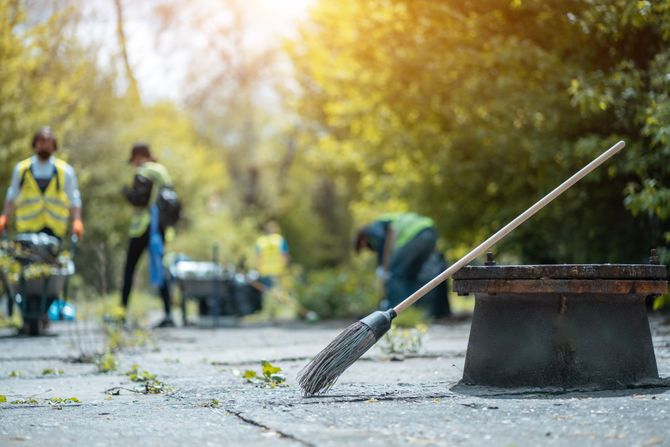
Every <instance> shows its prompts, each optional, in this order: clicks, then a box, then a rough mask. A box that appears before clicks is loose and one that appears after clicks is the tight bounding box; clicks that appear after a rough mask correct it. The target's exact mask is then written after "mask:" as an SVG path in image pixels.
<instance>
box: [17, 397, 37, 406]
mask: <svg viewBox="0 0 670 447" xmlns="http://www.w3.org/2000/svg"><path fill="white" fill-rule="evenodd" d="M10 404H12V405H37V404H39V402H38V401H37V399H35V398H33V397H28V398H26V399H16V400H13V401H11V402H10Z"/></svg>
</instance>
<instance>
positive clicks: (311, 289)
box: [295, 257, 382, 319]
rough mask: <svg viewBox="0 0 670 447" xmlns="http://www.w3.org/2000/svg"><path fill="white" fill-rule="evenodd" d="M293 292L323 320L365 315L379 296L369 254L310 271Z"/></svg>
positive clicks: (375, 303) (375, 305)
mask: <svg viewBox="0 0 670 447" xmlns="http://www.w3.org/2000/svg"><path fill="white" fill-rule="evenodd" d="M295 292H296V297H297V299H298V302H299V303H300V304H301V305H302V306H304V307H305V308H307V309H309V310H311V311H314V312H316V313H317V314H319V317H321V318H324V319H325V318H350V317H360V316H361V315H366V314H368V313H370V312H372V311H373V310H374V309H375V308H376V307H377V305H378V303H379V299H380V297H381V295H382V290H381V286H380V284H379V282H378V280H377V279H376V278H375V275H374V265H373V259H372V258H371V257H362V258H359V259H354V260H352V261H351V262H349V263H348V264H345V265H342V266H340V267H336V268H332V269H323V270H314V271H311V272H309V273H308V274H307V275H306V278H305V280H304V281H303V282H301V283H299V284H297V285H296V289H295Z"/></svg>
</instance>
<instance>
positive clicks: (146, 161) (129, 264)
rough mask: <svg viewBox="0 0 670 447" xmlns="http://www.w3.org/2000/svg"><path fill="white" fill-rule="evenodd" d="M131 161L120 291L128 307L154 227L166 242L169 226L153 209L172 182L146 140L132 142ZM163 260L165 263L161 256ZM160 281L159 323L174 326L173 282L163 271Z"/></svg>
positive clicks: (124, 303)
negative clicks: (128, 219) (129, 213)
mask: <svg viewBox="0 0 670 447" xmlns="http://www.w3.org/2000/svg"><path fill="white" fill-rule="evenodd" d="M128 163H129V164H131V165H133V166H135V168H136V170H135V176H134V178H133V184H132V187H130V188H129V187H124V189H123V193H124V195H125V197H126V199H127V200H128V202H130V204H131V205H132V206H133V216H132V219H131V222H130V228H129V231H128V235H129V237H130V240H129V243H128V252H127V255H126V265H125V268H124V272H123V288H122V291H121V305H122V306H123V308H124V309H125V310H127V308H128V302H129V298H130V291H131V289H132V287H133V279H134V276H135V268H136V267H137V262H138V261H139V259H140V257H141V256H142V253H143V252H144V251H145V249H147V247H149V246H150V237H151V230H152V227H153V228H155V229H156V231H157V232H158V233H159V234H160V241H161V242H162V243H164V242H165V230H166V228H165V226H164V225H162V224H161V222H157V213H155V212H152V207H153V206H154V205H155V204H156V201H157V198H158V192H159V191H160V189H161V188H163V187H166V186H170V185H171V184H172V181H171V179H170V175H169V174H168V171H167V169H166V168H165V167H164V166H163V165H161V164H160V163H158V162H157V160H156V159H155V158H154V157H153V155H152V154H151V150H150V148H149V145H148V144H146V143H136V144H134V145H133V147H132V149H131V153H130V159H129V160H128ZM154 208H155V207H154ZM152 216H153V217H152ZM152 224H153V225H152ZM160 262H161V263H162V259H161V260H160ZM157 285H158V287H159V290H160V294H161V298H162V299H163V306H164V309H165V316H164V318H163V320H162V321H161V322H160V323H159V324H158V325H157V326H156V327H158V328H165V327H174V326H175V323H174V320H173V319H172V311H171V310H172V301H171V297H170V284H169V281H168V280H167V277H166V276H165V275H163V276H162V277H161V279H160V281H158V283H157Z"/></svg>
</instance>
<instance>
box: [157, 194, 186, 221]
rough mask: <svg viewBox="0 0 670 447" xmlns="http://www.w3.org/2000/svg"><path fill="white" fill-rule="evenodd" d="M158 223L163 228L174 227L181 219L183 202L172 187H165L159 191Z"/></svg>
mask: <svg viewBox="0 0 670 447" xmlns="http://www.w3.org/2000/svg"><path fill="white" fill-rule="evenodd" d="M156 207H157V208H158V221H159V222H160V225H161V226H162V227H173V226H175V225H176V224H177V222H179V218H180V217H181V201H180V200H179V195H178V194H177V191H175V190H174V189H173V188H172V187H171V186H163V187H162V188H161V189H159V190H158V197H157V198H156Z"/></svg>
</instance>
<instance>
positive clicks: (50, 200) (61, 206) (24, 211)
mask: <svg viewBox="0 0 670 447" xmlns="http://www.w3.org/2000/svg"><path fill="white" fill-rule="evenodd" d="M31 163H32V159H30V158H28V159H26V160H23V161H22V162H20V163H19V176H20V177H19V178H20V179H21V183H22V184H21V189H20V191H19V195H18V196H17V197H16V231H17V232H19V233H34V232H37V231H40V230H42V229H43V228H49V229H50V230H51V231H53V233H54V234H55V235H56V236H58V237H60V238H63V237H65V234H66V233H67V228H68V219H69V217H70V199H69V198H68V196H67V193H66V192H65V167H66V163H65V162H64V161H62V160H59V159H56V160H55V168H56V172H55V174H54V175H53V177H52V178H51V181H50V182H49V185H48V186H47V188H46V189H45V190H44V192H42V191H41V190H40V187H39V184H38V183H37V180H36V179H35V177H34V176H33V174H32V172H31V171H30V165H31Z"/></svg>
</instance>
